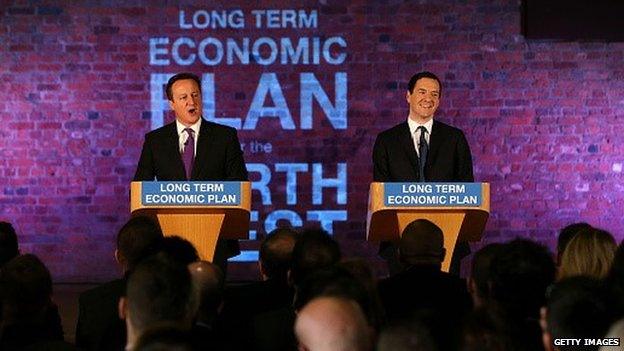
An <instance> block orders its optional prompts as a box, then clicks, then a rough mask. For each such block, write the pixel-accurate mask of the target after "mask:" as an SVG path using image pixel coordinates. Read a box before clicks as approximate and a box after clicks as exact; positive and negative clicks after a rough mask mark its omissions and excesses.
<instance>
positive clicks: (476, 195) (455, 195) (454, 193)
mask: <svg viewBox="0 0 624 351" xmlns="http://www.w3.org/2000/svg"><path fill="white" fill-rule="evenodd" d="M481 187H482V184H481V183H385V184H384V205H385V206H386V207H479V206H481V202H482V200H483V199H482V195H481Z"/></svg>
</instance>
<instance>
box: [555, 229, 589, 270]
mask: <svg viewBox="0 0 624 351" xmlns="http://www.w3.org/2000/svg"><path fill="white" fill-rule="evenodd" d="M591 227H592V226H591V225H589V224H588V223H585V222H578V223H572V224H569V225H567V226H565V227H563V228H562V229H561V231H560V232H559V236H558V237H557V264H559V263H560V262H561V256H562V255H563V251H564V250H565V248H566V246H568V243H569V242H570V240H572V238H573V237H574V236H575V235H576V234H577V233H578V232H580V231H581V230H583V229H590V228H591Z"/></svg>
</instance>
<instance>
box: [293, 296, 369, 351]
mask: <svg viewBox="0 0 624 351" xmlns="http://www.w3.org/2000/svg"><path fill="white" fill-rule="evenodd" d="M295 334H296V336H297V340H298V341H299V345H300V347H301V348H303V349H305V350H308V351H368V350H372V348H373V345H372V343H373V337H372V333H371V329H370V328H369V326H368V324H367V323H366V318H365V316H364V313H363V312H362V310H361V309H360V307H359V306H358V304H357V303H355V302H354V301H352V300H349V299H345V298H340V297H319V298H316V299H314V300H312V301H310V302H309V303H308V304H307V305H306V306H305V307H304V308H303V309H302V310H301V311H300V312H299V314H298V315H297V320H296V321H295Z"/></svg>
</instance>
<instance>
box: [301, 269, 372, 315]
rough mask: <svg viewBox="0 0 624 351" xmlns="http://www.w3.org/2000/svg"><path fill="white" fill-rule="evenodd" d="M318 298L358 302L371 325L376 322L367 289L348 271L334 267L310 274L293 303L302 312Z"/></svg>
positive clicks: (302, 283)
mask: <svg viewBox="0 0 624 351" xmlns="http://www.w3.org/2000/svg"><path fill="white" fill-rule="evenodd" d="M317 297H342V298H345V299H349V300H352V301H354V302H356V303H357V304H358V305H359V306H360V308H361V309H362V312H364V315H365V316H366V317H367V320H368V321H369V323H370V324H372V321H373V320H374V318H373V315H372V313H371V312H372V310H371V305H372V304H371V301H370V299H369V296H368V292H367V291H366V287H365V286H364V285H363V284H362V283H361V282H360V281H359V280H357V279H356V278H355V277H354V276H353V275H351V273H349V272H348V271H347V270H346V269H344V268H341V267H338V266H332V267H327V268H323V269H318V270H316V271H314V272H312V273H310V274H309V275H308V276H306V278H305V279H304V280H303V281H302V282H301V283H300V284H299V286H298V288H297V294H296V296H295V299H294V301H293V307H294V308H295V310H297V311H298V310H301V309H302V308H303V307H304V306H305V305H307V304H308V302H310V301H312V300H313V299H315V298H317Z"/></svg>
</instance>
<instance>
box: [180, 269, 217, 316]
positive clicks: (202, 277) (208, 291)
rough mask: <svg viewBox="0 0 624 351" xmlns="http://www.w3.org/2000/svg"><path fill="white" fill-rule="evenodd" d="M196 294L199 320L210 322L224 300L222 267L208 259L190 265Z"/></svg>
mask: <svg viewBox="0 0 624 351" xmlns="http://www.w3.org/2000/svg"><path fill="white" fill-rule="evenodd" d="M189 270H190V271H191V279H192V281H193V287H194V289H195V292H196V296H197V297H198V298H199V301H198V302H199V310H198V311H197V321H198V322H203V323H209V322H210V321H211V320H212V319H214V317H215V316H216V315H217V312H218V308H219V305H220V304H221V301H222V300H223V286H224V277H223V272H222V271H221V268H219V266H217V265H216V264H214V263H211V262H207V261H198V262H193V263H191V264H190V265H189Z"/></svg>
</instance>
